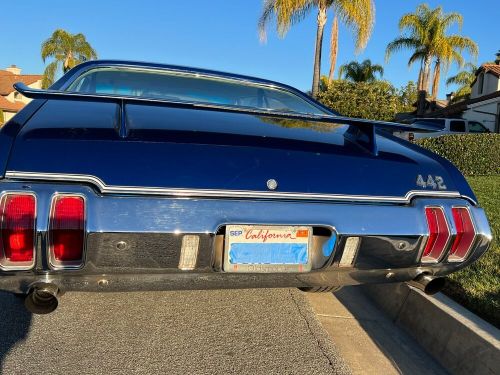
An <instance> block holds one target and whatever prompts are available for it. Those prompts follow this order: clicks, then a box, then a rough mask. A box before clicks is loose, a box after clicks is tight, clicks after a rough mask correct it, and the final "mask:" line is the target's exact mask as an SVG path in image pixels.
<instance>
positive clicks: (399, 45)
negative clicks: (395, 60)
mask: <svg viewBox="0 0 500 375" xmlns="http://www.w3.org/2000/svg"><path fill="white" fill-rule="evenodd" d="M420 46H421V43H420V41H419V40H418V39H417V38H415V37H399V38H396V39H394V40H393V41H392V42H390V43H389V44H388V45H387V47H386V49H385V61H386V62H387V61H389V58H390V57H391V55H392V54H393V53H395V52H399V51H401V50H403V49H406V48H409V49H411V48H419V47H420Z"/></svg>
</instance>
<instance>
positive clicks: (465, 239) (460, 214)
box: [448, 207, 476, 262]
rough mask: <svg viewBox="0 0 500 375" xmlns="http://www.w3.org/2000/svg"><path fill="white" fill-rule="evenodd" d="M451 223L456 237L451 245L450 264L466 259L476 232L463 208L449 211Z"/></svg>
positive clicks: (468, 214) (468, 213) (467, 211)
mask: <svg viewBox="0 0 500 375" xmlns="http://www.w3.org/2000/svg"><path fill="white" fill-rule="evenodd" d="M451 213H452V215H453V221H454V223H455V228H456V230H457V235H456V237H455V240H454V241H453V245H451V250H450V255H449V256H448V260H449V261H450V262H460V261H462V260H464V259H465V258H466V257H467V254H468V253H469V250H470V249H471V247H472V244H473V242H474V238H475V237H476V231H475V229H474V224H473V223H472V218H471V216H470V212H469V210H467V208H465V207H454V208H452V209H451Z"/></svg>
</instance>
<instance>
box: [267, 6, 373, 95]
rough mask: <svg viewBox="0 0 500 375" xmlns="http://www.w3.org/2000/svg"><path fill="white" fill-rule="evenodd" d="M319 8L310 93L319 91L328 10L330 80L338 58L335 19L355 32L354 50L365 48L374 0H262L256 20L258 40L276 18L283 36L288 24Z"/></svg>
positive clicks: (315, 93) (279, 32) (371, 24)
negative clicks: (332, 15)
mask: <svg viewBox="0 0 500 375" xmlns="http://www.w3.org/2000/svg"><path fill="white" fill-rule="evenodd" d="M315 8H317V9H318V16H317V30H316V48H315V51H314V69H313V84H312V96H313V97H316V96H317V95H318V92H319V83H320V70H321V50H322V45H323V33H324V29H325V25H326V21H327V11H328V9H332V10H333V12H334V19H333V23H332V33H331V39H330V74H329V78H330V80H331V79H333V72H334V70H335V63H336V61H337V44H338V22H339V20H340V21H342V22H344V24H345V25H346V26H348V27H349V28H351V29H352V30H353V32H354V37H355V44H356V50H357V51H361V50H362V49H364V48H365V47H366V44H367V43H368V39H369V38H370V35H371V32H372V29H373V22H374V17H375V6H374V4H373V0H265V1H264V7H263V10H262V15H261V16H260V19H259V31H260V39H261V41H265V40H266V27H267V25H268V23H269V22H270V21H271V20H272V19H273V17H274V16H275V17H276V21H277V22H276V28H277V31H278V34H279V35H280V36H284V35H285V34H286V33H287V31H288V29H289V28H290V26H292V25H294V24H295V23H297V22H300V21H301V20H302V19H304V17H305V16H306V15H307V14H308V13H309V12H310V11H312V10H313V9H315Z"/></svg>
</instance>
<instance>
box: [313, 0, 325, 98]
mask: <svg viewBox="0 0 500 375" xmlns="http://www.w3.org/2000/svg"><path fill="white" fill-rule="evenodd" d="M325 24H326V8H325V7H323V6H320V7H319V10H318V29H317V31H316V49H315V51H314V69H313V84H312V96H313V98H316V97H317V96H318V93H319V76H320V72H321V47H322V44H323V31H324V29H325Z"/></svg>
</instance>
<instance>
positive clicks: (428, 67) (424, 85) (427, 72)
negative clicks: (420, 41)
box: [422, 56, 431, 92]
mask: <svg viewBox="0 0 500 375" xmlns="http://www.w3.org/2000/svg"><path fill="white" fill-rule="evenodd" d="M430 71H431V56H425V57H424V73H423V83H422V90H425V91H426V92H429V77H430Z"/></svg>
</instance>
